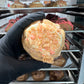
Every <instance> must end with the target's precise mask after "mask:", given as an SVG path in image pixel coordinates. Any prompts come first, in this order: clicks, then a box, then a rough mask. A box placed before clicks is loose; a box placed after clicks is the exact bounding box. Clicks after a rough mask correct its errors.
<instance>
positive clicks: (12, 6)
mask: <svg viewBox="0 0 84 84" xmlns="http://www.w3.org/2000/svg"><path fill="white" fill-rule="evenodd" d="M10 7H11V8H25V7H27V5H26V4H23V3H21V2H18V1H17V2H15V3H14V4H12V5H11V6H10Z"/></svg>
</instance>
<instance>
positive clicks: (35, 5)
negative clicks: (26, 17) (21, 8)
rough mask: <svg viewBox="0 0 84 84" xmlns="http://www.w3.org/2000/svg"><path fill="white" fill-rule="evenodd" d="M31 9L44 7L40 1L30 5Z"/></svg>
mask: <svg viewBox="0 0 84 84" xmlns="http://www.w3.org/2000/svg"><path fill="white" fill-rule="evenodd" d="M29 7H30V8H34V7H44V6H43V4H42V3H41V2H39V1H34V2H32V3H31V4H30V5H29Z"/></svg>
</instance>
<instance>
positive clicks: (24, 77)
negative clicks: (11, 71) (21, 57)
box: [16, 74, 28, 81]
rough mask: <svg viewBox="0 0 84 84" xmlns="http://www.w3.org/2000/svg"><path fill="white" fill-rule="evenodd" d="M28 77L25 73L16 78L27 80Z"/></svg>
mask: <svg viewBox="0 0 84 84" xmlns="http://www.w3.org/2000/svg"><path fill="white" fill-rule="evenodd" d="M27 79H28V74H24V75H21V76H19V77H18V78H16V80H17V81H26V80H27Z"/></svg>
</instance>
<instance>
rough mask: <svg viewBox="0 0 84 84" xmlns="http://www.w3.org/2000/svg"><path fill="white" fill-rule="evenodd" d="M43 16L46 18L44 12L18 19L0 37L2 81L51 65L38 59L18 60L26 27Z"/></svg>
mask: <svg viewBox="0 0 84 84" xmlns="http://www.w3.org/2000/svg"><path fill="white" fill-rule="evenodd" d="M43 18H45V15H44V13H43V12H37V13H32V14H31V15H27V16H25V17H23V18H22V19H20V20H19V21H17V22H16V23H15V24H14V25H13V27H12V28H11V29H10V30H9V31H8V32H7V34H6V35H5V36H4V37H3V38H1V39H0V82H6V83H7V82H10V81H12V80H15V79H16V77H18V76H20V75H22V74H25V73H30V72H32V71H35V70H38V69H40V68H48V67H50V64H47V63H43V62H40V61H36V60H27V61H19V60H17V58H18V56H20V55H21V51H22V50H23V47H22V43H21V38H22V33H23V31H24V29H25V28H26V27H27V26H29V25H30V24H31V23H32V22H34V21H37V20H42V19H43Z"/></svg>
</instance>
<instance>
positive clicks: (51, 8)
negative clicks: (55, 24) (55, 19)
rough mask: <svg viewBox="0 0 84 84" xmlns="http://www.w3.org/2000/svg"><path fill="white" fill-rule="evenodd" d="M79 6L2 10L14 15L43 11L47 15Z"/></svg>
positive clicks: (0, 10)
mask: <svg viewBox="0 0 84 84" xmlns="http://www.w3.org/2000/svg"><path fill="white" fill-rule="evenodd" d="M77 7H78V6H65V7H39V8H8V9H0V12H2V11H4V12H5V11H10V12H11V13H13V14H16V13H32V12H37V11H43V12H46V13H50V12H64V11H66V9H71V8H77Z"/></svg>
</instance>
